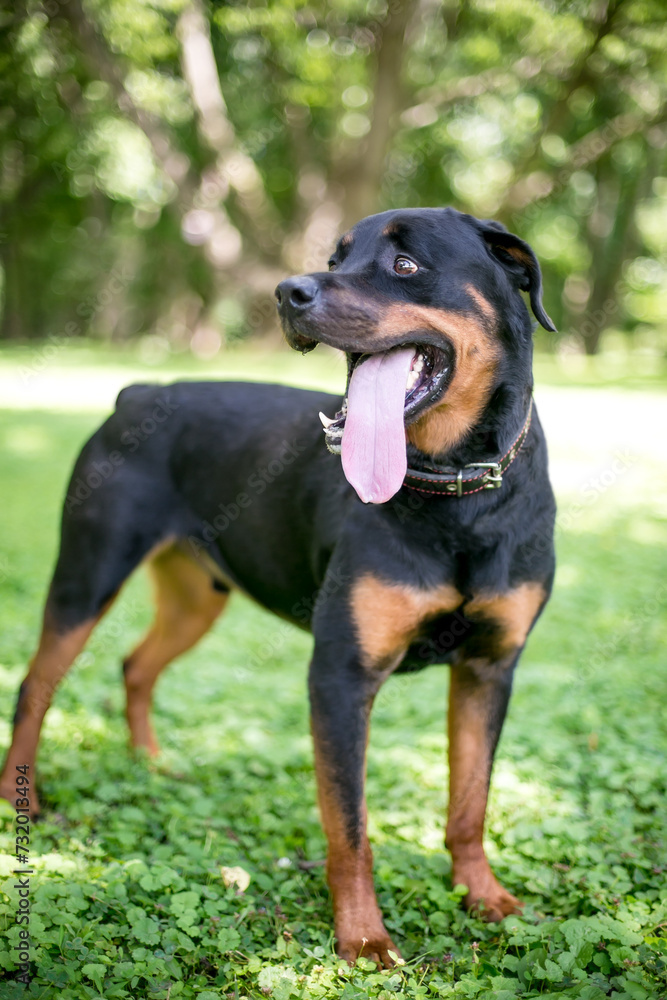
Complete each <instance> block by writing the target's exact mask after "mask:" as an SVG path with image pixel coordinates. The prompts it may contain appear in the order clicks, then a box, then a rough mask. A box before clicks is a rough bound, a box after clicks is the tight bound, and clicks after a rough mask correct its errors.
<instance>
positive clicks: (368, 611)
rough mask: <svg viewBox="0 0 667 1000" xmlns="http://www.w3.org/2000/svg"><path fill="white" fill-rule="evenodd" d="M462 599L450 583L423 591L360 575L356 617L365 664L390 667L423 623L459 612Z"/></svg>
mask: <svg viewBox="0 0 667 1000" xmlns="http://www.w3.org/2000/svg"><path fill="white" fill-rule="evenodd" d="M462 602H463V597H462V595H461V594H459V592H458V590H457V589H456V587H452V586H450V585H448V584H443V585H442V586H439V587H434V588H433V589H431V590H420V589H419V588H417V587H409V586H406V585H403V584H394V583H385V582H384V581H383V580H380V579H378V577H376V576H373V575H372V574H371V573H367V574H365V575H364V576H362V577H360V578H359V580H357V582H356V583H355V584H354V586H353V587H352V620H353V622H354V626H355V629H356V632H357V637H358V641H359V646H360V648H361V653H362V662H363V664H364V666H366V667H373V668H379V669H385V668H387V667H388V666H390V665H391V661H392V660H397V659H398V658H399V657H400V656H401V655H402V654H403V653H404V652H405V650H406V649H407V648H408V646H409V645H410V642H411V641H412V640H413V639H415V638H416V636H417V634H418V632H419V627H420V625H421V624H422V622H424V621H425V620H427V619H429V618H435V617H436V616H437V615H441V614H448V613H449V612H451V611H455V610H456V608H458V607H460V605H461V604H462Z"/></svg>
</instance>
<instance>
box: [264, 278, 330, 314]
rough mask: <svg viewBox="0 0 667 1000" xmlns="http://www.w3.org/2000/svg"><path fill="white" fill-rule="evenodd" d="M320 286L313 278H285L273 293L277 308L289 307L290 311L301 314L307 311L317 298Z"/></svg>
mask: <svg viewBox="0 0 667 1000" xmlns="http://www.w3.org/2000/svg"><path fill="white" fill-rule="evenodd" d="M319 290H320V286H319V285H318V283H317V281H316V280H315V278H311V277H310V276H309V275H307V274H306V275H301V276H300V277H298V278H286V279H285V280H284V281H281V282H280V284H279V285H278V287H277V288H276V291H275V296H276V298H277V300H278V308H279V309H282V308H283V307H284V306H286V305H289V306H290V307H291V308H292V309H295V310H297V311H298V312H302V311H303V310H304V309H308V308H309V307H310V306H311V305H312V304H313V302H314V301H315V299H316V298H317V295H318V292H319Z"/></svg>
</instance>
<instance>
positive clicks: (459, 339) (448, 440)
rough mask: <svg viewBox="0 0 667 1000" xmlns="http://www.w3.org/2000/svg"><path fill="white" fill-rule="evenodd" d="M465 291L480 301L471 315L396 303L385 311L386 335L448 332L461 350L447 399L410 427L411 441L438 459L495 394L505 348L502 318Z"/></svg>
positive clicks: (471, 290)
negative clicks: (498, 330)
mask: <svg viewBox="0 0 667 1000" xmlns="http://www.w3.org/2000/svg"><path fill="white" fill-rule="evenodd" d="M466 292H467V293H468V294H469V295H470V297H471V299H472V300H473V301H474V303H475V308H474V311H473V310H471V312H470V313H458V312H451V311H448V310H445V309H434V308H430V307H425V306H416V305H413V304H408V303H397V304H395V305H393V306H391V307H390V308H389V309H387V310H386V312H384V313H383V315H382V317H381V319H380V324H379V325H380V329H381V330H382V333H383V334H391V335H394V334H400V333H406V334H407V333H409V332H411V331H415V332H417V331H419V330H435V331H436V332H438V333H443V334H445V335H446V336H447V337H448V338H449V340H450V341H451V342H452V343H453V345H454V349H455V352H456V359H455V371H454V376H453V378H452V380H451V382H450V384H449V387H448V388H447V391H446V393H445V397H444V399H443V401H442V403H440V404H439V405H438V406H434V407H433V408H432V409H430V410H428V411H427V412H426V413H425V414H424V415H423V416H422V417H420V419H419V420H417V421H416V422H415V423H414V424H412V425H411V426H410V427H409V428H408V440H409V441H410V442H411V443H412V444H414V445H415V446H416V447H417V448H419V450H420V451H422V452H424V454H426V455H439V454H443V453H444V452H446V451H448V450H450V449H451V448H453V447H454V446H455V445H456V444H458V442H459V441H461V440H462V439H463V437H465V435H466V434H467V433H468V431H469V430H470V429H471V428H472V427H473V426H474V424H475V423H476V421H477V419H478V418H479V416H480V415H481V413H482V411H483V409H484V407H485V406H486V404H487V402H488V400H489V397H490V395H491V389H492V386H493V378H494V373H495V370H496V367H497V364H498V360H499V357H500V346H499V344H498V342H497V340H496V339H495V337H494V331H495V329H496V327H497V315H496V312H495V310H494V308H493V306H492V305H491V304H490V303H489V302H487V301H486V299H485V298H484V296H483V295H482V294H481V293H480V292H478V291H477V290H476V289H475V288H473V287H472V285H468V286H466Z"/></svg>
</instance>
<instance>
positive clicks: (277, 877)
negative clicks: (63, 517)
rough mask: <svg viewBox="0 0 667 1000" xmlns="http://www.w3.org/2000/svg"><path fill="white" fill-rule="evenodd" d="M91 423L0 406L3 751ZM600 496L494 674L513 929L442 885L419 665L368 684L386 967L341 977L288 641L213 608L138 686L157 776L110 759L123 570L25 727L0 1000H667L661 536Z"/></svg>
mask: <svg viewBox="0 0 667 1000" xmlns="http://www.w3.org/2000/svg"><path fill="white" fill-rule="evenodd" d="M296 361H297V362H300V361H301V359H296ZM590 391H591V392H595V391H596V390H590ZM597 391H599V390H597ZM628 399H629V400H630V396H628ZM98 422H99V414H97V413H88V412H83V413H73V412H60V413H55V414H54V413H46V412H40V411H38V410H35V411H23V412H19V411H8V410H6V411H1V412H0V479H1V481H2V495H3V504H2V509H3V512H2V518H1V519H0V553H1V556H0V559H1V561H0V706H1V721H0V746H2V747H3V749H4V747H5V746H6V745H7V743H8V739H9V726H10V718H11V714H12V711H13V702H14V697H15V692H16V689H17V686H18V683H19V680H20V678H21V677H22V675H23V672H24V670H25V664H26V661H27V658H28V657H29V656H30V655H31V653H32V650H33V645H34V642H35V638H36V635H37V630H38V622H39V614H40V610H41V602H42V600H43V595H44V588H45V585H46V581H47V578H48V574H49V571H50V569H51V566H52V561H53V558H54V554H55V546H56V541H57V523H58V517H59V505H60V502H61V496H62V494H63V492H64V489H65V485H66V478H67V475H68V472H69V467H70V464H71V461H72V459H73V457H74V455H75V453H76V451H77V449H78V447H79V445H80V443H81V442H82V441H83V440H84V438H85V436H86V435H87V433H88V432H89V431H90V430H92V428H93V427H95V426H96V425H97V423H98ZM661 474H662V476H663V481H664V472H663V473H661ZM656 476H657V477H658V478H657V479H656V480H655V482H659V481H660V480H659V476H660V473H658V472H656ZM612 492H613V491H612V490H610V491H609V493H608V494H605V495H604V496H601V497H600V499H599V502H598V503H597V504H595V505H592V506H591V508H590V509H589V510H586V511H584V513H583V514H582V515H581V516H578V517H570V518H569V519H568V520H567V521H565V522H563V527H562V529H561V530H560V531H559V533H558V555H559V576H558V582H557V586H556V590H555V594H554V597H553V600H552V602H551V604H550V606H549V608H548V611H547V612H546V613H545V615H544V618H543V619H542V621H541V622H540V624H539V625H538V628H537V630H536V631H535V633H534V635H533V636H532V638H531V641H530V644H529V647H528V649H527V651H526V654H525V655H524V659H523V662H522V664H521V667H520V669H519V671H518V674H517V679H516V687H515V694H514V698H513V701H512V704H511V708H510V713H509V718H508V721H507V723H506V726H505V730H504V733H503V737H502V741H501V745H500V749H499V753H498V757H497V766H496V769H495V774H494V781H493V786H492V794H491V802H490V809H489V823H488V833H487V840H488V845H489V853H490V855H491V858H492V863H493V864H494V866H495V869H496V872H497V873H498V875H499V877H500V878H501V880H502V881H503V882H504V883H505V884H506V885H507V887H508V888H509V889H510V890H511V891H512V892H514V893H516V894H518V895H520V896H521V897H522V898H523V899H524V900H526V902H527V906H526V911H525V914H524V915H523V916H522V917H514V918H508V919H507V920H505V921H504V923H503V924H502V925H485V924H483V923H482V922H480V921H479V920H477V919H474V918H471V917H468V916H467V915H466V914H464V913H463V911H462V910H461V909H460V906H459V902H460V894H461V890H460V889H457V888H455V887H452V885H451V883H450V880H449V870H450V864H449V858H448V855H447V854H446V853H445V852H444V851H443V847H442V838H443V833H442V831H443V827H444V813H445V808H446V782H447V773H446V765H445V753H446V742H445V731H444V710H445V703H446V702H445V699H446V692H447V684H448V677H447V670H446V668H439V667H434V668H431V669H429V670H427V671H424V672H423V673H421V674H419V675H415V676H407V677H404V678H394V679H392V680H390V681H389V682H388V683H387V685H386V686H385V688H384V689H383V691H382V692H381V694H380V696H379V698H378V702H377V706H376V709H375V712H374V719H373V730H372V737H371V748H370V754H369V782H368V800H369V808H370V818H371V828H370V832H371V839H372V842H373V844H374V850H375V862H376V864H375V868H376V882H377V887H378V891H379V900H380V905H381V906H382V909H383V912H384V914H385V918H386V923H387V927H388V928H389V930H390V933H391V934H392V936H393V937H394V938H395V940H396V941H397V942H398V943H400V946H401V948H402V950H403V954H404V958H405V964H404V965H403V966H400V967H398V968H397V969H395V970H391V971H387V972H377V971H376V970H375V968H374V966H372V964H371V963H365V962H363V961H362V962H360V963H359V965H358V967H356V968H355V969H353V970H351V969H349V968H348V967H347V966H344V965H342V964H341V962H340V961H338V960H337V959H336V957H335V954H334V952H333V943H332V938H331V912H330V905H329V899H328V894H327V890H326V885H325V880H324V871H323V868H322V867H321V865H313V864H312V863H313V862H317V861H320V860H321V859H322V858H323V857H324V850H325V845H324V837H323V834H322V832H321V829H320V825H319V820H318V816H317V811H316V807H315V783H314V777H313V768H312V762H311V747H310V737H309V733H308V717H307V702H306V693H305V674H306V667H307V661H308V657H309V651H310V639H309V637H308V636H307V635H305V634H302V633H299V632H298V631H297V630H295V629H293V628H291V627H290V626H288V625H286V624H284V623H282V622H280V621H279V620H278V619H276V618H273V617H272V616H270V615H268V614H266V613H264V612H263V611H261V610H260V609H258V608H256V607H255V606H253V605H251V604H250V602H248V601H247V600H245V599H244V598H242V597H239V596H238V595H237V596H235V597H234V598H233V599H232V604H231V606H230V608H229V610H228V612H227V614H226V615H225V616H224V618H223V619H222V620H221V622H219V623H218V625H217V626H216V627H215V628H214V630H213V631H212V632H211V633H210V634H209V635H208V636H207V637H206V638H205V639H204V640H203V641H202V643H201V644H200V645H199V647H197V648H196V649H195V650H194V651H193V652H192V653H190V654H188V655H187V656H186V657H183V658H182V659H181V660H179V661H177V662H176V663H175V664H174V665H173V666H172V667H171V668H170V669H169V670H168V671H167V672H166V673H165V675H164V676H163V678H162V679H161V681H160V684H159V686H158V689H157V695H156V710H155V718H156V727H157V731H158V734H159V737H160V739H161V742H162V745H163V747H164V754H163V757H162V758H161V759H160V761H159V763H158V764H157V765H153V764H150V763H148V762H147V761H145V760H142V759H136V758H134V757H133V756H132V755H131V754H130V753H129V751H128V749H127V746H126V730H125V724H124V720H123V700H122V685H121V680H120V661H121V657H122V655H123V654H124V653H125V651H127V650H128V649H129V648H130V647H131V646H132V645H133V643H134V642H135V641H136V640H137V639H138V638H139V636H140V635H141V633H142V631H143V630H144V629H145V628H146V626H147V624H148V621H149V605H148V599H147V582H146V580H145V579H144V578H143V576H142V575H141V574H140V575H138V576H137V577H136V578H135V579H133V580H132V581H131V583H130V584H129V586H128V587H127V588H126V589H125V590H124V591H123V593H122V595H121V597H120V598H119V600H118V602H117V604H116V606H115V608H114V610H113V612H112V613H111V614H110V615H109V616H108V617H107V618H106V619H105V620H104V622H103V624H102V625H101V626H100V628H99V630H98V632H97V633H96V634H95V636H94V637H93V639H92V641H91V643H90V645H89V647H88V649H87V651H86V652H85V653H84V654H82V656H81V657H80V658H79V659H78V661H77V662H76V664H75V666H74V667H73V669H72V671H71V672H70V674H69V675H68V677H67V678H66V680H65V681H64V682H63V684H62V686H61V688H60V689H59V691H58V694H57V697H56V699H55V703H54V706H53V708H52V709H51V711H50V713H49V715H48V716H47V722H46V725H45V730H44V737H43V743H42V752H41V756H40V777H41V788H42V794H43V800H44V807H45V817H44V820H43V821H42V822H41V823H40V824H39V825H37V826H35V827H34V828H33V838H32V857H33V860H34V867H35V871H36V874H35V876H34V877H33V880H32V883H31V885H32V897H31V898H32V917H31V924H30V933H31V938H32V943H33V960H34V961H33V968H34V978H33V981H32V984H31V985H30V986H29V987H27V988H26V987H24V986H22V985H20V984H18V983H17V982H16V963H15V961H14V957H13V955H14V954H15V953H13V952H12V948H13V946H14V945H15V944H16V943H17V941H18V927H17V926H16V925H15V923H14V917H15V912H16V906H17V895H16V890H15V889H14V888H13V885H14V881H15V880H14V878H13V876H12V874H11V873H12V869H13V867H14V866H15V862H14V857H13V850H14V836H15V829H14V825H13V819H12V811H11V809H10V808H9V807H7V808H3V809H2V810H1V811H0V866H1V867H0V872H1V873H2V875H3V877H4V878H3V883H2V886H0V998H2V1000H14V998H19V997H35V998H37V997H39V998H43V1000H52V998H56V997H58V998H60V1000H83V998H88V997H91V998H92V997H100V996H102V997H106V998H139V997H148V998H155V1000H167V998H169V1000H175V998H184V1000H185V998H187V1000H189V998H195V997H199V998H200V1000H213V998H217V997H228V996H229V997H252V998H260V997H265V996H272V997H275V998H276V1000H287V998H290V997H313V998H319V997H342V998H346V1000H347V998H350V1000H351V998H356V997H372V998H382V1000H385V998H390V997H392V998H393V997H406V998H415V1000H417V998H422V997H431V996H442V995H445V996H446V995H450V994H451V995H453V996H461V997H479V998H495V1000H509V998H512V997H525V998H528V997H541V998H545V997H551V998H555V997H558V998H575V997H578V998H582V1000H604V998H606V997H610V998H613V1000H628V998H629V1000H646V998H649V997H651V998H653V997H656V998H660V997H665V996H667V933H666V932H667V878H666V874H665V870H666V869H665V866H666V864H667V850H666V848H667V808H666V799H665V784H666V783H667V777H666V768H665V748H666V746H667V722H666V720H665V708H664V706H665V703H666V696H667V673H666V672H665V670H664V653H663V650H664V640H665V638H666V635H665V633H666V631H667V628H666V625H665V606H666V605H667V586H666V585H665V582H664V568H665V551H666V548H665V544H666V541H667V529H666V526H665V522H664V514H665V511H664V509H662V511H661V509H660V508H659V507H658V506H657V505H653V506H647V505H646V502H645V497H644V496H642V497H641V498H640V497H639V495H637V496H636V497H635V498H634V499H633V500H632V502H628V503H623V504H617V505H614V504H613V503H612V498H611V495H610V494H611V493H612ZM561 509H562V510H565V511H568V510H570V502H569V499H568V498H567V497H562V498H561Z"/></svg>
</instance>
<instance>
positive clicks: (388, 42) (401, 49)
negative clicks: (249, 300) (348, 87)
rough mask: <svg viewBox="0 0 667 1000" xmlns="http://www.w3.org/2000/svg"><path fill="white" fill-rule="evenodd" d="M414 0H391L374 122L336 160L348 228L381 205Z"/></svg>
mask: <svg viewBox="0 0 667 1000" xmlns="http://www.w3.org/2000/svg"><path fill="white" fill-rule="evenodd" d="M416 5H417V0H394V2H393V3H390V4H389V5H388V11H387V14H386V17H385V19H384V21H383V22H382V24H381V26H380V29H379V31H378V34H377V36H376V38H377V43H376V44H377V59H376V65H375V77H374V81H373V110H372V119H371V128H370V131H369V133H368V135H367V136H366V137H365V138H364V139H362V140H361V141H360V142H358V143H357V145H356V149H355V151H354V154H353V155H352V157H350V158H349V159H347V160H345V161H343V162H342V163H341V164H340V165H339V166H338V169H337V170H335V172H334V177H333V180H334V182H337V183H339V184H340V185H341V186H342V188H343V191H344V196H343V226H344V228H345V229H347V228H349V227H350V226H352V225H354V223H355V222H358V221H359V219H362V218H363V217H364V216H365V215H370V214H371V213H372V212H375V211H377V207H378V202H379V195H380V186H381V184H382V174H383V172H384V164H385V159H386V157H387V153H388V152H389V149H390V146H391V141H392V139H393V136H394V131H395V129H396V123H397V118H398V115H399V113H400V112H401V111H402V110H403V109H404V107H405V89H404V86H403V72H402V71H403V62H404V58H405V53H406V33H407V31H408V28H409V25H410V21H411V19H412V16H413V14H414V12H415V8H416Z"/></svg>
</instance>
